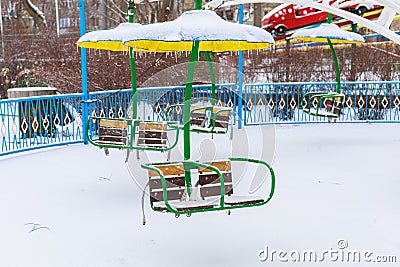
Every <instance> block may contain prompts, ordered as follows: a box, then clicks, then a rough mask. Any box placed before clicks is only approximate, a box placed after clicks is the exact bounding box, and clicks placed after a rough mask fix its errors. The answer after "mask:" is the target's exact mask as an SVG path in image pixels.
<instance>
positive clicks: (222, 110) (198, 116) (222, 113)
mask: <svg viewBox="0 0 400 267" xmlns="http://www.w3.org/2000/svg"><path fill="white" fill-rule="evenodd" d="M182 107H183V104H175V105H171V106H169V107H168V108H167V110H166V112H165V116H166V118H175V119H176V118H178V117H179V119H180V123H181V124H180V125H179V127H180V128H183V114H182V110H183V108H182ZM177 108H179V111H177ZM231 113H232V108H228V107H219V106H212V105H209V106H197V105H192V106H190V118H189V121H190V131H192V132H198V133H215V134H224V133H227V132H228V128H229V122H230V121H231Z"/></svg>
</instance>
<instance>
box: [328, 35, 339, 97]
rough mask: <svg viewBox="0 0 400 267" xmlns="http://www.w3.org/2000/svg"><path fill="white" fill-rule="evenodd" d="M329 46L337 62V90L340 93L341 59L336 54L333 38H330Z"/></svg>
mask: <svg viewBox="0 0 400 267" xmlns="http://www.w3.org/2000/svg"><path fill="white" fill-rule="evenodd" d="M328 44H329V48H330V49H331V52H332V57H333V61H334V62H335V71H336V92H337V93H339V94H340V69H339V61H338V59H337V56H336V52H335V49H334V48H333V44H332V41H331V39H329V38H328Z"/></svg>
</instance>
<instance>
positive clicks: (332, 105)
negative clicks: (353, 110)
mask: <svg viewBox="0 0 400 267" xmlns="http://www.w3.org/2000/svg"><path fill="white" fill-rule="evenodd" d="M324 102H325V103H324V104H325V107H326V110H327V111H329V112H331V113H333V114H335V115H340V113H341V110H342V104H343V97H341V96H338V97H335V98H327V99H325V101H324Z"/></svg>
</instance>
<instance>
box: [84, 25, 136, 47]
mask: <svg viewBox="0 0 400 267" xmlns="http://www.w3.org/2000/svg"><path fill="white" fill-rule="evenodd" d="M140 26H141V24H138V23H129V22H125V23H121V24H119V25H118V26H117V27H115V28H114V29H110V30H99V31H92V32H88V33H85V34H84V35H82V36H81V37H80V38H79V40H78V41H77V44H78V45H81V46H84V47H85V45H87V44H86V43H96V42H119V43H121V41H122V39H123V38H124V36H125V35H127V34H128V33H129V32H132V31H134V30H135V29H137V28H139V27H140ZM91 48H92V47H91ZM99 49H104V48H101V47H100V48H99Z"/></svg>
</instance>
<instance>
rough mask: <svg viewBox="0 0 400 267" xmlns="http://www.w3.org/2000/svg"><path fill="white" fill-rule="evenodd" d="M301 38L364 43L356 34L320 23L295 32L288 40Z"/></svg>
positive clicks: (332, 25)
mask: <svg viewBox="0 0 400 267" xmlns="http://www.w3.org/2000/svg"><path fill="white" fill-rule="evenodd" d="M302 37H303V38H304V37H311V38H330V39H336V40H347V41H357V42H364V38H363V37H362V36H361V35H359V34H358V33H354V32H348V31H345V30H342V29H341V28H340V27H339V26H337V25H336V24H329V23H322V24H319V25H317V26H311V27H308V28H304V29H300V30H298V31H295V32H294V33H293V35H292V36H291V37H290V39H294V38H302Z"/></svg>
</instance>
